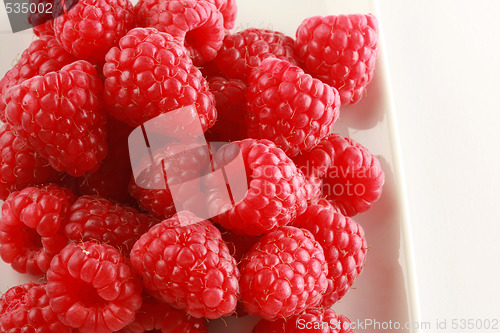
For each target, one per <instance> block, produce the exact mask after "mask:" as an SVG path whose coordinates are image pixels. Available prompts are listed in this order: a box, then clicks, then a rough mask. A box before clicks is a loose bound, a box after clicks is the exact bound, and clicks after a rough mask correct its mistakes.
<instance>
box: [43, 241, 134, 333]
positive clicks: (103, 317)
mask: <svg viewBox="0 0 500 333" xmlns="http://www.w3.org/2000/svg"><path fill="white" fill-rule="evenodd" d="M47 280H48V284H47V295H48V296H49V298H50V306H51V308H52V310H53V311H54V312H55V313H56V314H57V316H58V317H59V319H60V320H61V322H63V323H64V324H66V325H68V326H71V327H73V328H76V329H78V331H79V332H81V333H91V332H92V333H111V332H114V331H117V330H120V329H122V328H123V327H125V326H126V325H128V324H129V323H130V322H132V321H133V320H134V314H135V312H136V311H137V310H138V309H139V308H140V307H141V302H142V298H141V291H142V288H141V285H140V282H139V279H138V278H137V276H136V274H135V273H134V271H133V269H132V267H131V266H130V264H129V263H128V261H126V259H125V258H124V257H123V255H122V254H121V253H120V252H119V251H118V250H116V249H115V248H113V247H111V246H108V245H99V244H95V243H92V242H85V243H81V244H70V245H68V246H66V247H65V248H64V249H62V250H61V252H60V253H59V254H58V255H56V256H55V257H54V259H52V262H51V263H50V268H49V270H48V271H47Z"/></svg>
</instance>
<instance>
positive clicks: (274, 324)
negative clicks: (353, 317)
mask: <svg viewBox="0 0 500 333" xmlns="http://www.w3.org/2000/svg"><path fill="white" fill-rule="evenodd" d="M299 332H310V333H354V330H353V329H352V324H351V321H350V320H349V319H348V318H347V317H345V316H341V315H338V314H336V313H335V311H333V310H332V309H325V308H309V309H306V310H305V311H304V312H303V313H301V314H298V315H295V316H293V317H291V318H290V319H288V320H284V319H278V320H276V321H267V320H265V319H261V320H260V321H259V322H258V323H257V326H255V327H254V329H253V331H252V333H299Z"/></svg>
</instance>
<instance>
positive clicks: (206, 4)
mask: <svg viewBox="0 0 500 333" xmlns="http://www.w3.org/2000/svg"><path fill="white" fill-rule="evenodd" d="M135 10H136V13H137V19H138V21H139V24H140V25H141V26H144V27H152V28H156V29H158V30H159V31H161V32H166V33H169V34H170V35H172V36H173V37H174V38H175V39H176V40H177V41H178V42H180V43H183V44H184V46H185V47H186V49H187V50H188V53H189V55H190V57H191V58H192V59H193V63H194V64H195V65H197V66H199V65H202V64H203V63H204V62H206V61H210V60H212V59H214V58H215V56H216V55H217V51H218V50H219V49H220V47H221V46H222V40H223V39H224V18H223V16H222V14H221V13H220V11H219V10H217V7H215V4H214V3H213V1H198V0H144V1H140V2H139V3H138V4H137V5H136V7H135Z"/></svg>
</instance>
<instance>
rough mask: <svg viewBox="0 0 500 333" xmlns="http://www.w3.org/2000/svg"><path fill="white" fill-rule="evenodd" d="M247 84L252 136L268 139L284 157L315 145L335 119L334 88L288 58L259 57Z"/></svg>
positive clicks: (335, 100) (335, 95)
mask: <svg viewBox="0 0 500 333" xmlns="http://www.w3.org/2000/svg"><path fill="white" fill-rule="evenodd" d="M248 83H249V88H248V92H247V95H246V97H247V109H248V110H249V114H250V122H251V127H252V134H253V135H252V137H255V138H259V139H268V140H272V141H273V142H275V143H276V145H277V146H278V147H280V148H282V149H283V150H284V151H285V153H287V154H288V156H291V157H293V156H296V155H297V154H299V153H300V152H301V151H307V150H310V149H312V148H313V147H314V146H316V145H317V144H318V143H319V142H320V141H321V139H323V138H324V137H325V136H327V135H328V133H330V132H331V130H332V127H333V124H334V122H335V121H336V120H337V118H338V115H339V107H340V100H339V95H338V92H337V90H336V89H334V88H331V87H330V86H328V85H327V84H324V83H323V82H321V81H320V80H317V79H313V78H312V76H310V75H309V74H305V73H304V71H303V70H302V69H300V68H299V67H297V66H293V65H291V64H290V63H289V62H288V61H284V60H279V59H272V58H271V59H265V60H263V61H262V63H261V65H260V66H259V68H258V69H257V70H254V71H253V72H252V74H251V75H250V77H249V78H248Z"/></svg>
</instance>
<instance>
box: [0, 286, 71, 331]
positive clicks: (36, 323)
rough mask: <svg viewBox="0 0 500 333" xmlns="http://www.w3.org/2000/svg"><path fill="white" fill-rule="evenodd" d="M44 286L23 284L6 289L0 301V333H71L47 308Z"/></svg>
mask: <svg viewBox="0 0 500 333" xmlns="http://www.w3.org/2000/svg"><path fill="white" fill-rule="evenodd" d="M45 287H46V284H45V283H43V284H37V283H26V284H23V285H19V286H16V287H12V288H10V289H9V290H8V291H7V292H6V293H5V294H3V295H2V297H1V298H0V313H1V314H2V315H1V316H0V331H2V332H5V333H15V332H58V333H59V332H60V333H71V332H72V329H71V327H68V326H66V325H64V324H63V323H61V321H60V320H59V319H58V318H57V316H56V315H55V313H54V311H52V309H51V308H50V304H49V298H48V297H47V294H46V291H45Z"/></svg>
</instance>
